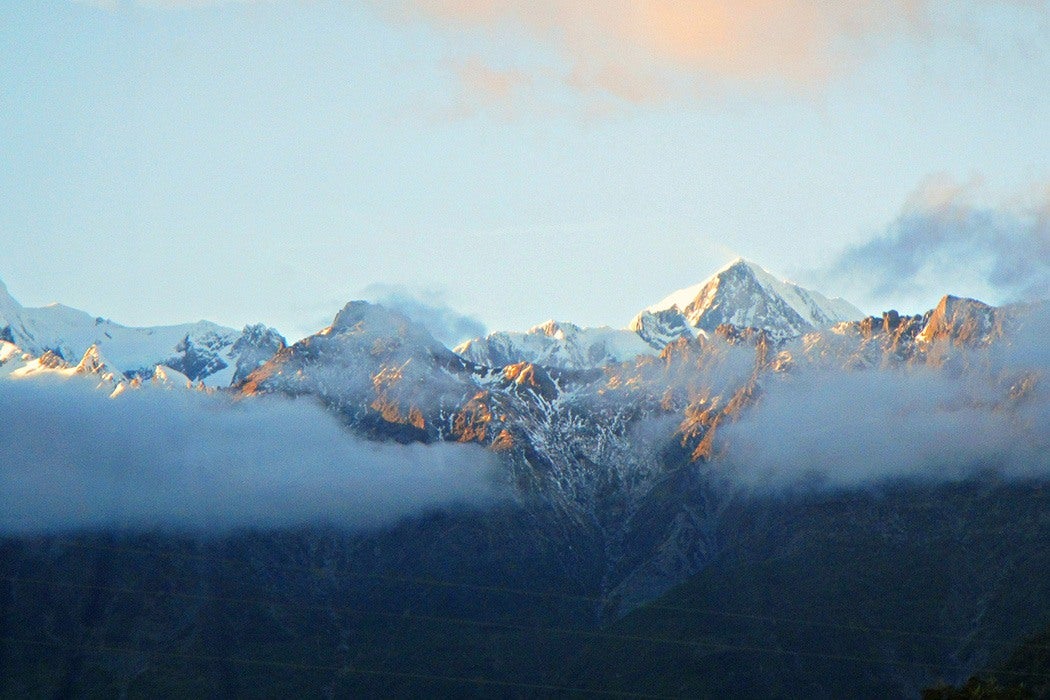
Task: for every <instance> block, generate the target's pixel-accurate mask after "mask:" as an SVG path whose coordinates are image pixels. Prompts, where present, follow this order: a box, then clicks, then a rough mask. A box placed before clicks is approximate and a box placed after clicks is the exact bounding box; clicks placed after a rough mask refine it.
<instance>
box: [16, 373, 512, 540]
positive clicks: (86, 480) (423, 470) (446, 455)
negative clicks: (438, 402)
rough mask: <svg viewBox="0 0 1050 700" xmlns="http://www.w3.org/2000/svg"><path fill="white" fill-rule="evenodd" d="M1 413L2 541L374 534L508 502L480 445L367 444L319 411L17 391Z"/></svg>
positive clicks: (197, 398)
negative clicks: (60, 535)
mask: <svg viewBox="0 0 1050 700" xmlns="http://www.w3.org/2000/svg"><path fill="white" fill-rule="evenodd" d="M0 405H2V406H5V407H7V408H8V410H5V413H4V419H3V420H2V421H0V454H2V455H3V459H2V460H0V533H2V534H10V533H27V532H53V531H64V530H73V529H81V528H91V529H95V528H112V527H119V528H134V529H139V528H144V529H157V528H162V529H164V528H175V529H189V530H215V529H219V530H227V529H230V528H242V527H251V528H281V527H295V526H300V525H309V524H323V525H332V526H337V527H347V528H374V527H381V526H385V525H388V524H391V523H393V522H396V521H397V520H398V519H400V518H403V517H408V516H414V515H420V514H423V513H426V512H428V511H431V510H436V509H447V508H456V507H462V506H464V505H466V506H470V507H478V506H483V505H486V504H488V503H490V502H492V500H493V499H494V498H495V497H496V493H497V488H496V485H495V484H496V482H495V480H494V474H495V470H494V467H495V465H494V463H493V462H492V459H491V456H490V455H489V454H488V453H486V452H485V451H484V450H483V449H482V448H480V447H476V446H464V445H451V444H440V445H388V444H376V443H370V442H366V441H363V440H360V439H358V438H355V437H353V436H351V435H350V434H348V433H347V432H346V431H345V430H344V429H343V428H341V427H340V426H339V424H338V423H337V422H336V420H335V419H334V418H333V417H332V416H331V415H329V414H327V413H325V412H324V411H323V410H322V409H320V408H319V407H317V406H316V405H314V404H312V403H309V402H307V401H301V400H300V401H294V402H293V401H289V400H282V399H277V398H276V397H268V398H266V399H260V400H252V401H243V402H240V403H236V404H234V403H232V402H230V401H229V400H227V399H225V398H223V397H214V396H203V395H198V394H195V393H191V392H165V391H148V390H143V391H140V392H129V393H126V394H124V395H123V396H122V397H121V398H120V400H116V401H112V400H109V399H107V398H105V395H104V394H102V393H101V392H93V391H91V390H89V389H85V388H83V387H80V386H77V385H76V384H75V383H73V384H58V385H51V384H41V383H37V382H12V381H6V382H0Z"/></svg>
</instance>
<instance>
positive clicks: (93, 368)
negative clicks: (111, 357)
mask: <svg viewBox="0 0 1050 700" xmlns="http://www.w3.org/2000/svg"><path fill="white" fill-rule="evenodd" d="M76 370H77V374H103V373H105V372H109V371H110V370H109V367H108V366H107V365H106V359H105V358H104V357H103V356H102V351H101V350H99V347H98V345H92V346H91V347H89V348H88V349H87V350H85V351H84V356H83V357H81V358H80V362H79V363H78V364H77V367H76Z"/></svg>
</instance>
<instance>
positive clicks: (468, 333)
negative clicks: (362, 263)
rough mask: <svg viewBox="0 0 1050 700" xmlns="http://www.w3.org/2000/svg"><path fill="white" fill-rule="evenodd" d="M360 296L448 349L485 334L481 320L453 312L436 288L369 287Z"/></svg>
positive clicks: (379, 285) (386, 285) (388, 285)
mask: <svg viewBox="0 0 1050 700" xmlns="http://www.w3.org/2000/svg"><path fill="white" fill-rule="evenodd" d="M362 296H364V297H365V298H366V299H368V300H369V301H372V302H375V303H376V304H380V305H382V306H385V307H387V308H388V309H393V310H395V311H398V312H400V313H401V314H403V315H404V316H405V317H406V318H408V319H409V320H410V321H415V322H416V323H418V324H420V325H421V326H423V327H424V328H426V329H427V331H429V332H430V334H431V335H432V336H434V337H435V338H436V339H437V340H439V341H440V342H442V343H444V344H445V345H447V346H449V347H452V346H454V345H456V344H458V343H459V342H461V341H463V340H469V339H470V338H477V337H479V336H483V335H485V333H486V332H487V329H486V327H485V324H484V323H482V321H481V319H479V318H477V317H476V316H471V315H469V314H464V313H460V312H459V311H456V310H455V309H453V308H452V307H451V306H449V305H448V303H447V302H446V300H445V293H444V292H443V291H442V290H440V289H433V288H430V289H412V288H410V287H405V286H401V285H392V284H378V283H377V284H371V285H369V286H368V287H366V288H365V289H364V290H363V292H362Z"/></svg>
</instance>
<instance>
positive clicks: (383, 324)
mask: <svg viewBox="0 0 1050 700" xmlns="http://www.w3.org/2000/svg"><path fill="white" fill-rule="evenodd" d="M317 335H320V336H348V337H351V338H354V339H355V340H358V341H364V340H368V341H371V342H374V343H375V347H374V351H375V353H381V352H383V351H384V350H389V349H392V348H393V347H395V346H398V345H405V346H411V347H415V348H417V349H421V350H422V349H425V350H426V351H427V352H429V353H430V354H431V355H434V356H439V357H445V356H449V355H452V352H451V351H450V350H448V348H446V347H445V346H444V345H442V344H441V343H440V342H438V340H437V339H435V338H434V336H432V335H431V334H430V332H429V331H427V329H426V328H424V327H423V326H422V325H420V324H418V323H415V322H413V321H411V320H409V319H408V317H406V316H405V315H404V314H401V313H400V312H398V311H394V310H392V309H388V308H387V307H385V306H383V305H381V304H373V303H371V302H367V301H351V302H350V303H348V304H347V305H346V306H344V307H343V308H342V309H341V310H340V311H339V313H337V314H336V315H335V318H334V319H333V320H332V325H330V326H328V327H327V328H325V329H323V330H322V331H320V333H318V334H317ZM293 347H294V346H293Z"/></svg>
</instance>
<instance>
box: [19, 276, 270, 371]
mask: <svg viewBox="0 0 1050 700" xmlns="http://www.w3.org/2000/svg"><path fill="white" fill-rule="evenodd" d="M0 340H5V341H8V342H10V343H12V344H14V345H16V346H18V347H19V348H21V349H22V351H24V352H28V353H31V354H32V355H36V356H43V355H44V354H45V353H47V352H49V351H50V352H51V353H54V354H55V355H58V356H59V357H61V358H63V359H64V360H67V361H71V362H75V361H78V360H80V359H81V358H82V357H83V356H84V353H86V352H87V351H88V349H89V348H92V347H94V348H96V349H97V350H98V351H99V352H101V353H102V354H104V355H105V357H106V361H107V363H108V364H109V366H110V367H111V368H112V369H113V370H115V371H118V372H121V373H123V374H125V375H136V376H144V377H146V378H149V377H150V376H151V375H152V374H153V372H154V368H155V367H156V366H157V365H165V366H168V367H170V368H172V369H175V370H177V371H179V372H180V373H182V374H185V375H186V376H187V377H189V378H190V379H193V380H204V381H206V382H207V383H208V384H210V385H212V386H226V385H229V384H230V383H231V382H232V381H234V380H235V379H239V378H242V377H243V376H246V375H247V374H248V372H250V371H251V370H253V369H255V367H257V366H258V365H259V364H262V362H264V361H266V360H267V359H269V358H270V357H271V356H272V355H273V354H274V353H275V352H276V351H277V350H278V349H280V347H283V346H284V338H282V337H281V336H280V334H278V333H277V331H275V330H273V329H272V328H266V327H265V326H262V325H255V326H247V327H245V328H244V329H243V330H240V331H238V330H235V329H233V328H227V327H225V326H220V325H218V324H216V323H212V322H210V321H198V322H196V323H186V324H178V325H171V326H150V327H145V328H135V327H130V326H123V325H121V324H119V323H115V322H113V321H111V320H109V319H106V318H101V317H96V316H92V315H90V314H88V313H86V312H84V311H81V310H79V309H74V308H70V307H68V306H64V305H62V304H51V305H48V306H44V307H39V308H30V307H24V306H22V305H21V304H19V303H18V302H17V301H16V300H15V299H14V298H13V297H12V296H11V295H10V294H9V293H8V292H7V288H6V287H5V286H4V285H3V283H2V282H0Z"/></svg>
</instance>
